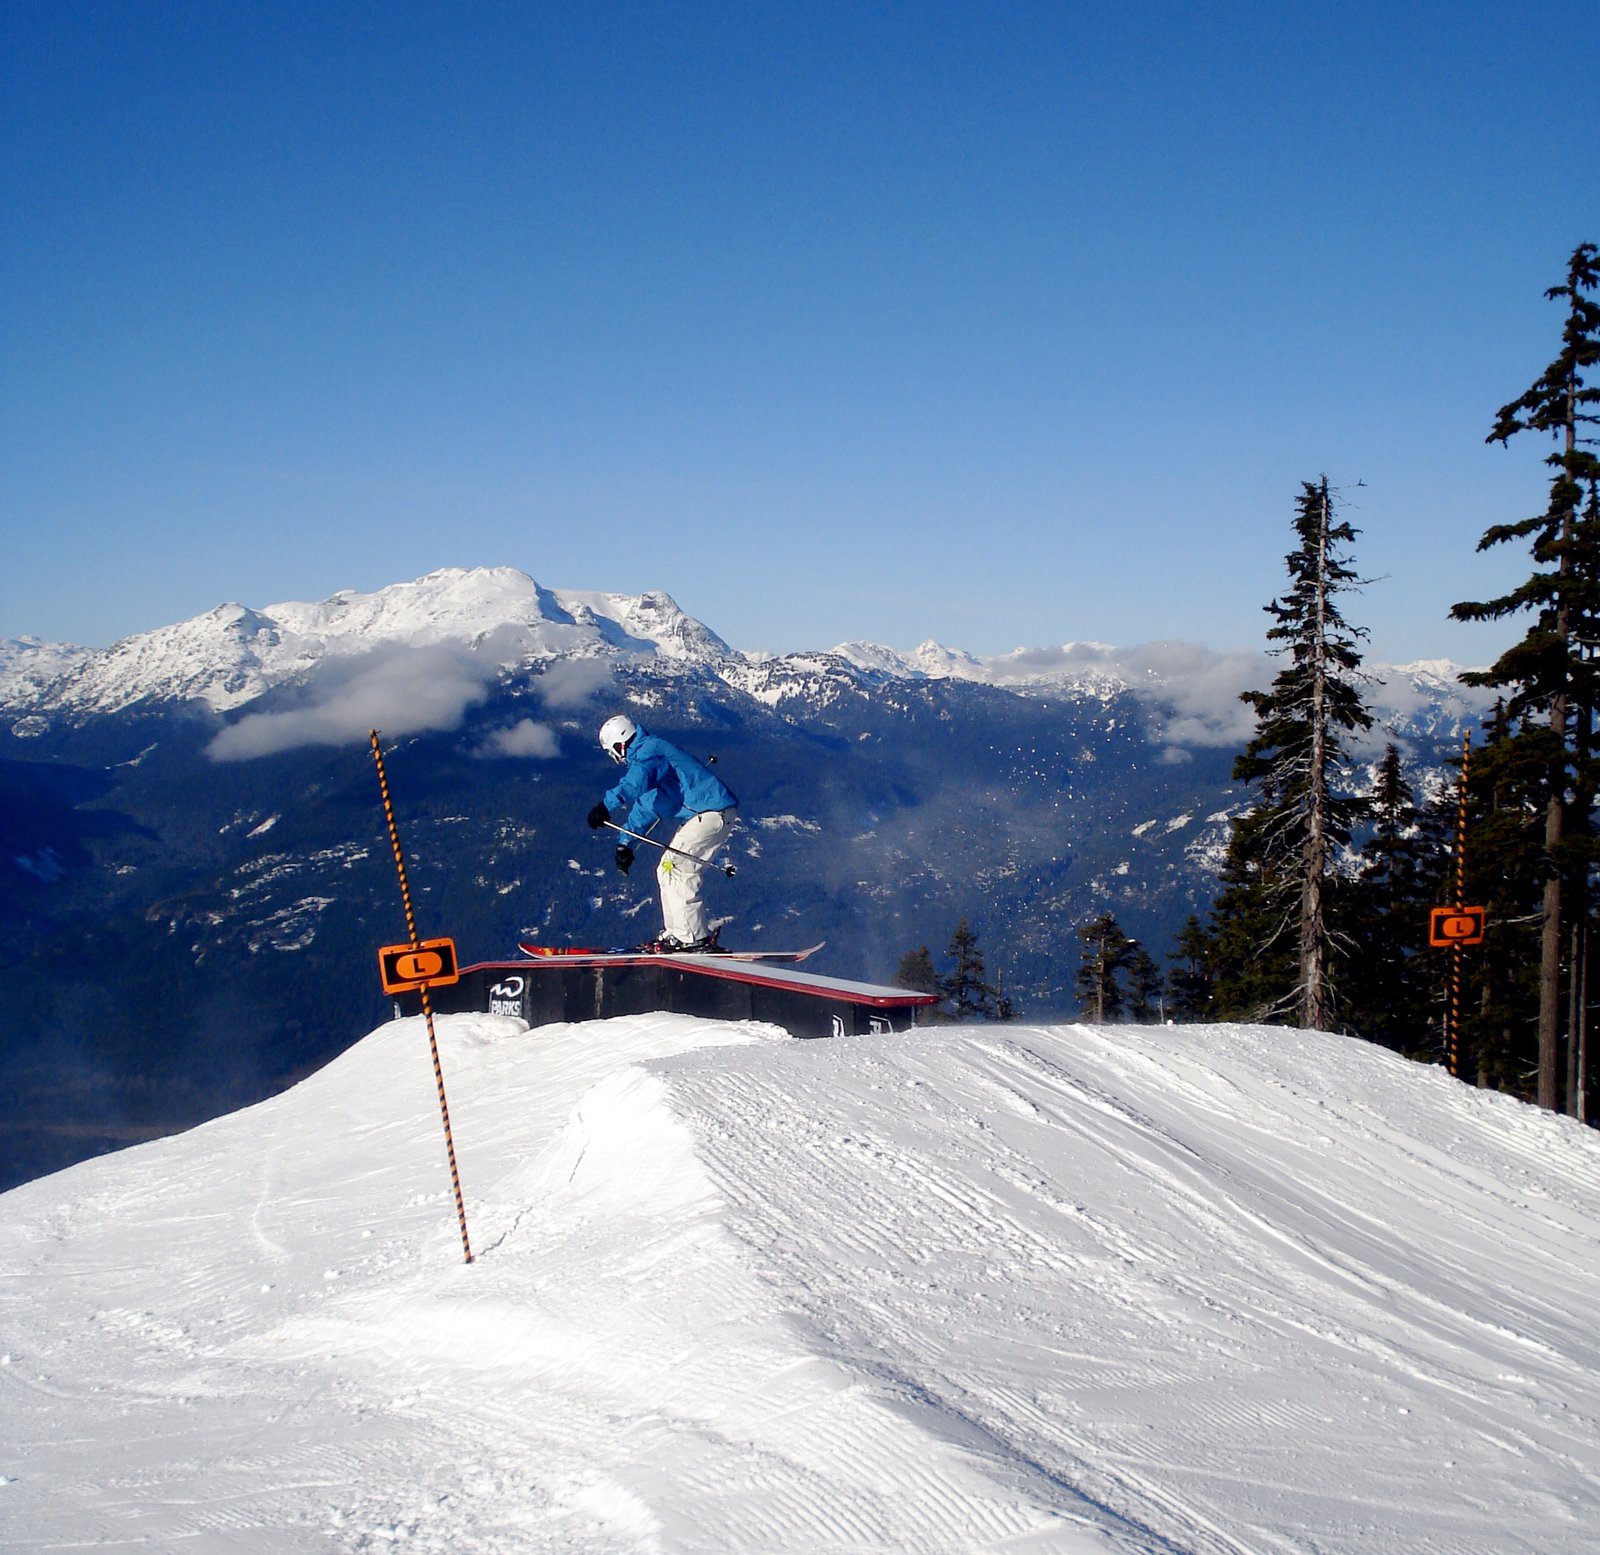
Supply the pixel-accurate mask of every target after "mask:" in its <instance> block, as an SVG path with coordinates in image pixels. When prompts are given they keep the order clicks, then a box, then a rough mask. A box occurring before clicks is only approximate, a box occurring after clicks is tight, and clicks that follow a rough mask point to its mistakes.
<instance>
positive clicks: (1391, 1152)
mask: <svg viewBox="0 0 1600 1555" xmlns="http://www.w3.org/2000/svg"><path fill="white" fill-rule="evenodd" d="M441 1037H442V1044H443V1052H444V1063H445V1074H446V1076H447V1079H448V1082H449V1086H450V1100H451V1110H452V1118H453V1120H454V1123H455V1129H456V1137H457V1147H458V1153H459V1157H460V1163H461V1171H462V1177H463V1182H464V1186H465V1190H466V1195H467V1202H468V1211H469V1216H470V1223H471V1229H472V1235H473V1239H474V1243H475V1248H476V1252H477V1261H476V1262H475V1263H474V1264H472V1265H470V1266H468V1265H465V1264H464V1263H463V1261H462V1259H461V1252H460V1246H459V1241H458V1237H457V1232H456V1227H455V1223H454V1214H453V1205H452V1200H451V1195H450V1188H449V1182H448V1177H447V1173H446V1171H445V1168H444V1162H443V1149H442V1145H441V1141H440V1137H439V1124H438V1113H437V1105H436V1101H435V1097H434V1090H433V1080H432V1073H431V1068H430V1065H429V1062H428V1057H427V1047H426V1041H425V1037H424V1034H423V1031H422V1029H421V1027H420V1024H419V1023H418V1022H414V1021H403V1022H396V1023H394V1024H392V1025H388V1026H385V1027H383V1028H381V1029H380V1030H378V1031H376V1032H374V1033H373V1034H372V1035H371V1036H370V1037H368V1038H367V1039H365V1040H364V1041H363V1042H362V1043H360V1044H358V1045H357V1046H356V1047H355V1048H353V1049H351V1050H350V1051H349V1052H348V1053H346V1054H345V1055H344V1056H343V1057H341V1058H340V1059H338V1060H337V1061H335V1062H334V1063H333V1064H331V1065H330V1066H328V1068H326V1069H324V1070H323V1071H322V1072H321V1073H319V1074H317V1075H315V1076H313V1077H312V1078H311V1079H309V1080H307V1081H305V1082H304V1083H303V1084H301V1085H300V1086H299V1087H297V1088H296V1089H294V1090H292V1091H290V1092H288V1093H286V1094H285V1095H283V1096H281V1097H278V1098H277V1099H275V1100H273V1101H270V1102H266V1103H263V1104H262V1105H260V1106H257V1107H255V1108H252V1109H250V1110H248V1111H245V1112H241V1113H237V1114H234V1115H233V1116H230V1117H227V1118H223V1119H220V1120H218V1121H217V1122H214V1123H211V1124H208V1125H206V1126H204V1127H202V1128H199V1129H196V1130H194V1131H193V1132H191V1133H189V1134H186V1135H183V1136H180V1137H177V1138H172V1139H167V1140H163V1141H160V1142H157V1143H154V1144H150V1145H144V1146H140V1147H137V1148H134V1149H130V1150H127V1151H124V1152H122V1153H120V1154H118V1155H115V1156H109V1157H103V1158H101V1159H99V1160H96V1161H92V1162H87V1163H85V1164H82V1165H80V1166H77V1167H74V1168H72V1169H70V1170H69V1171H66V1172H63V1173H60V1174H58V1175H56V1176H54V1177H50V1178H46V1179H43V1180H41V1181H38V1182H35V1183H32V1184H29V1185H27V1186H25V1187H23V1188H19V1189H16V1190H14V1191H12V1192H11V1193H9V1194H6V1195H4V1197H3V1198H0V1267H3V1271H4V1274H5V1276H6V1278H5V1279H4V1281H3V1282H0V1334H3V1340H0V1345H3V1354H0V1544H3V1545H4V1547H5V1548H6V1549H7V1550H8V1551H38V1550H45V1549H49V1550H55V1551H59V1550H94V1549H111V1548H122V1547H125V1546H128V1545H131V1544H139V1545H141V1546H143V1547H149V1548H155V1549H163V1550H184V1551H193V1552H195V1555H210V1552H222V1551H228V1552H238V1551H260V1552H268V1551H270V1552H274V1555H280V1552H284V1551H328V1550H336V1551H345V1550H347V1551H354V1550H372V1549H404V1550H415V1551H430V1552H435V1551H436V1552H445V1551H448V1552H451V1555H479V1552H504V1555H511V1552H517V1555H528V1552H540V1551H563V1552H590V1551H593V1552H601V1551H607V1552H611V1551H640V1552H646V1551H649V1552H666V1551H674V1552H676V1551H682V1552H697V1551H708V1552H709V1551H730V1552H733V1551H736V1552H748V1555H783V1552H790V1551H793V1552H796V1555H800V1552H805V1555H819V1552H831V1551H839V1552H843V1551H851V1552H862V1551H885V1552H888V1551H894V1552H918V1555H922V1552H928V1555H932V1552H948V1555H957V1552H962V1555H971V1552H980V1551H1002V1550H1003V1551H1007V1552H1019V1555H1020V1552H1027V1555H1043V1552H1047V1551H1048V1552H1075V1551H1143V1552H1155V1551H1161V1552H1171V1551H1194V1552H1207V1555H1213V1552H1214V1555H1223V1552H1227V1555H1239V1552H1245V1551H1249V1552H1261V1555H1266V1552H1272V1555H1281V1552H1285V1551H1304V1552H1311V1551H1316V1552H1318V1555H1339V1552H1349V1555H1356V1552H1361V1555H1370V1552H1373V1551H1381V1552H1383V1555H1403V1552H1417V1555H1434V1552H1437V1555H1445V1552H1490V1551H1494V1552H1498V1555H1533V1552H1536V1551H1537V1552H1539V1555H1564V1552H1573V1555H1576V1552H1578V1551H1580V1550H1584V1551H1586V1550H1588V1549H1590V1548H1592V1540H1593V1531H1594V1519H1595V1513H1596V1509H1597V1506H1600V1346H1597V1342H1596V1339H1595V1335H1594V1323H1593V1318H1594V1313H1595V1312H1596V1311H1597V1310H1600V1259H1597V1257H1596V1247H1597V1246H1600V1141H1597V1140H1596V1137H1595V1136H1594V1135H1593V1134H1592V1133H1590V1132H1587V1131H1585V1130H1582V1129H1580V1128H1578V1127H1576V1126H1575V1125H1572V1124H1571V1123H1569V1122H1568V1121H1566V1120H1564V1119H1560V1118H1555V1117H1551V1116H1549V1115H1548V1114H1544V1113H1540V1112H1538V1111H1536V1110H1535V1109H1532V1108H1528V1107H1524V1106H1521V1105H1519V1104H1517V1103H1515V1102H1511V1101H1508V1100H1507V1099H1505V1098H1503V1097H1499V1096H1495V1095H1490V1094H1486V1093H1481V1092H1476V1091H1473V1090H1470V1089H1467V1088H1466V1087H1463V1086H1460V1085H1457V1084H1455V1083H1454V1082H1452V1081H1450V1080H1448V1079H1447V1078H1445V1077H1444V1076H1443V1075H1442V1074H1441V1073H1440V1072H1438V1071H1430V1070H1427V1069H1423V1068H1420V1067H1418V1066H1416V1065H1414V1064H1410V1063H1407V1062H1404V1061H1402V1060H1400V1059H1398V1058H1395V1057H1392V1056H1391V1055H1388V1054H1386V1053H1384V1052H1382V1051H1381V1050H1379V1049H1376V1048H1373V1047H1369V1046H1366V1045H1364V1044H1361V1043H1359V1042H1355V1041H1350V1040H1345V1039H1339V1038H1332V1037H1323V1036H1312V1035H1307V1034H1303V1033H1296V1032H1290V1031H1284V1030H1281V1029H1267V1028H1244V1027H1218V1028H1177V1029H1172V1028H1168V1029H1139V1028H1128V1027H1117V1028H1092V1027H1084V1026H1071V1027H1063V1028H1053V1029H1027V1028H1008V1027H982V1028H974V1027H965V1028H944V1029H937V1030H933V1031H929V1032H925V1033H920V1034H913V1035H911V1036H908V1037H900V1038H888V1039H885V1038H861V1039H849V1040H843V1041H831V1042H811V1043H800V1042H791V1041H787V1040H781V1039H780V1034H778V1033H777V1032H775V1031H773V1030H772V1029H771V1028H766V1027H761V1026H752V1025H740V1024H719V1023H710V1022H700V1021H694V1020H690V1019H687V1018H683V1017H666V1016H658V1017H640V1018H633V1019H628V1020H618V1021H612V1022H607V1023H600V1024H591V1025H586V1026H579V1027H554V1028H544V1029H542V1030H539V1031H536V1032H532V1033H529V1032H526V1031H524V1030H523V1029H522V1027H521V1026H520V1024H519V1023H516V1022H513V1021H509V1020H504V1019H495V1018H490V1017H454V1018H450V1019H447V1020H445V1021H443V1022H441Z"/></svg>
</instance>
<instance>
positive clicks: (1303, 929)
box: [1213, 476, 1372, 1031]
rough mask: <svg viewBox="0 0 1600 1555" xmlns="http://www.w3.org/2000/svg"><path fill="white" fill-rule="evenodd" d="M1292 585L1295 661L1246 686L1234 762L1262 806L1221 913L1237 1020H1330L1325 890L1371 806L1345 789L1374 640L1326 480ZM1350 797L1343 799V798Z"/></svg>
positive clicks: (1274, 637)
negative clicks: (1355, 607)
mask: <svg viewBox="0 0 1600 1555" xmlns="http://www.w3.org/2000/svg"><path fill="white" fill-rule="evenodd" d="M1294 531H1295V534H1296V536H1297V537H1298V540H1299V544H1298V545H1297V546H1296V548H1295V549H1294V550H1293V551H1291V552H1290V553H1289V555H1288V556H1287V557H1286V558H1285V565H1286V566H1287V568H1288V571H1289V578H1290V587H1289V590H1288V592H1287V593H1286V594H1284V595H1283V596H1282V597H1281V598H1279V599H1275V600H1273V601H1272V603H1271V604H1269V605H1268V606H1267V607H1266V609H1267V612H1268V614H1269V615H1271V616H1272V618H1273V620H1274V623H1275V624H1274V625H1273V626H1272V627H1271V628H1270V629H1269V630H1268V632H1267V637H1268V640H1269V641H1270V642H1273V643H1276V644H1278V645H1279V646H1277V647H1275V648H1273V649H1272V652H1274V653H1276V654H1279V655H1282V656H1284V657H1285V658H1286V660H1287V662H1286V663H1285V665H1284V667H1283V668H1282V669H1281V670H1280V671H1279V672H1278V675H1277V676H1276V678H1275V679H1274V680H1273V683H1272V687H1271V689H1270V690H1268V691H1247V692H1245V693H1244V700H1245V701H1246V702H1248V703H1249V704H1250V705H1251V707H1253V708H1254V709H1255V713H1256V732H1255V735H1254V736H1253V738H1252V739H1251V740H1250V742H1249V744H1247V745H1246V746H1245V749H1244V752H1243V754H1241V755H1240V757H1239V758H1238V760H1237V761H1236V762H1235V763H1234V769H1233V775H1234V779H1235V781H1237V782H1243V783H1248V784H1249V785H1250V786H1251V787H1252V789H1253V790H1254V797H1255V800H1256V803H1255V805H1254V806H1253V808H1252V809H1251V810H1250V811H1249V812H1248V813H1247V814H1246V815H1243V816H1241V817H1239V818H1238V819H1236V820H1235V821H1234V824H1233V832H1232V836H1231V837H1230V840H1229V849H1228V859H1227V862H1226V864H1225V866H1224V870H1223V890H1222V892H1221V894H1220V895H1219V896H1218V898H1217V904H1216V907H1215V908H1214V910H1213V911H1214V918H1215V935H1216V941H1217V946H1218V995H1219V1000H1220V1002H1221V1003H1222V1004H1223V1006H1224V1008H1225V1010H1226V1011H1227V1012H1229V1013H1235V1014H1242V1015H1249V1016H1252V1017H1254V1018H1256V1019H1268V1020H1270V1019H1274V1018H1281V1017H1283V1016H1285V1015H1288V1016H1292V1018H1294V1019H1295V1020H1297V1021H1298V1022H1299V1024H1301V1025H1302V1026H1309V1027H1311V1028H1312V1029H1313V1030H1319V1031H1320V1030H1328V1029H1330V1028H1331V1026H1332V1024H1333V1010H1334V987H1333V983H1334V979H1333V959H1334V949H1335V936H1334V929H1333V925H1332V923H1331V920H1330V911H1329V907H1330V903H1329V884H1330V880H1331V877H1332V876H1333V873H1334V863H1335V858H1336V855H1337V850H1338V849H1339V848H1340V847H1342V846H1343V845H1344V844H1346V843H1347V842H1348V841H1349V840H1350V834H1351V829H1352V827H1353V825H1354V823H1355V822H1356V820H1357V819H1358V818H1359V817H1360V815H1361V814H1362V813H1363V811H1364V809H1365V801H1364V800H1362V799H1360V798H1359V797H1356V796H1354V795H1353V794H1351V793H1349V792H1348V783H1347V782H1346V781H1345V778H1346V767H1347V765H1348V762H1347V757H1346V754H1345V748H1344V743H1343V742H1344V738H1345V736H1347V735H1349V734H1351V733H1354V732H1357V731H1363V730H1366V729H1368V728H1370V727H1371V724H1372V717H1371V715H1370V714H1369V713H1368V712H1367V711H1366V709H1365V707H1364V706H1363V705H1362V701H1361V692H1360V688H1359V684H1358V681H1359V678H1360V677H1359V670H1360V664H1361V655H1360V653H1359V651H1358V649H1357V644H1358V642H1359V641H1360V639H1361V638H1362V637H1364V636H1365V635H1366V634H1365V632H1364V631H1362V630H1361V629H1359V628H1356V627H1352V626H1350V625H1349V624H1348V623H1347V622H1346V621H1345V619H1344V616H1343V614H1342V613H1341V611H1340V609H1339V605H1338V598H1337V596H1338V595H1339V594H1341V593H1344V592H1347V591H1348V590H1351V589H1354V588H1357V587H1359V586H1360V585H1359V580H1358V579H1357V577H1356V575H1355V573H1354V571H1353V570H1352V569H1351V568H1350V566H1349V565H1348V563H1347V561H1346V559H1345V548H1346V547H1348V546H1349V545H1350V544H1351V543H1352V542H1353V541H1354V539H1355V536H1356V530H1355V529H1354V528H1352V527H1351V525H1350V524H1349V523H1347V522H1345V521H1344V520H1342V519H1340V518H1338V517H1337V516H1336V514H1335V511H1334V498H1333V494H1332V492H1331V490H1330V489H1329V486H1328V480H1327V477H1326V476H1323V477H1322V478H1321V479H1320V480H1318V481H1316V482H1315V483H1313V482H1309V481H1308V482H1306V483H1304V484H1303V485H1302V487H1301V492H1300V498H1299V501H1298V503H1297V511H1296V516H1295V521H1294ZM1341 790H1344V791H1341Z"/></svg>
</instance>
